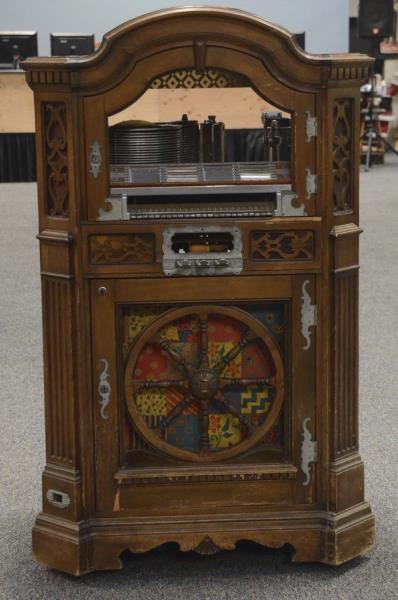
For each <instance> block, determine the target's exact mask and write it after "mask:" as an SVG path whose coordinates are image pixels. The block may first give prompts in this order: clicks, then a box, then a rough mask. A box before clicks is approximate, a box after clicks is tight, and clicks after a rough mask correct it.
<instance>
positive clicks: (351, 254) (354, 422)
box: [330, 223, 364, 511]
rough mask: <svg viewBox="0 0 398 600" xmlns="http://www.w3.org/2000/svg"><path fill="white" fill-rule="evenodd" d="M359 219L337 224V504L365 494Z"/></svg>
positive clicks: (333, 499) (334, 263)
mask: <svg viewBox="0 0 398 600" xmlns="http://www.w3.org/2000/svg"><path fill="white" fill-rule="evenodd" d="M360 233H361V230H360V228H359V227H358V226H357V225H356V224H354V223H349V224H346V225H338V226H336V227H334V228H333V230H332V233H331V235H332V239H333V242H332V290H333V292H332V298H331V302H332V312H331V315H332V338H331V342H332V355H331V359H332V368H333V378H332V406H331V419H332V427H331V435H330V450H331V467H330V470H331V480H330V489H331V494H330V503H331V508H332V510H336V511H340V510H344V509H346V508H348V507H350V506H353V505H355V504H358V503H359V502H362V501H363V499H364V483H363V464H362V461H361V458H360V456H359V454H358V237H359V234H360Z"/></svg>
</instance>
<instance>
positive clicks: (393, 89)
mask: <svg viewBox="0 0 398 600" xmlns="http://www.w3.org/2000/svg"><path fill="white" fill-rule="evenodd" d="M397 94H398V85H396V84H395V83H390V85H389V86H388V95H389V96H396V95H397Z"/></svg>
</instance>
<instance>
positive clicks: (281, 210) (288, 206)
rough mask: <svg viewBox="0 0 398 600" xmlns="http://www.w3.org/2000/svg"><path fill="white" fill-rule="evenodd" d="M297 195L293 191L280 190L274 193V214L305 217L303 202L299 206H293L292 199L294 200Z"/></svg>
mask: <svg viewBox="0 0 398 600" xmlns="http://www.w3.org/2000/svg"><path fill="white" fill-rule="evenodd" d="M296 198H298V195H297V194H296V193H295V192H290V191H280V192H277V194H276V202H277V207H276V212H275V215H277V216H280V217H305V215H306V214H307V213H306V211H305V205H304V203H301V204H300V205H299V206H297V207H296V206H293V200H296Z"/></svg>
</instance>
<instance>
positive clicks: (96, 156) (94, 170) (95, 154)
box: [89, 140, 102, 179]
mask: <svg viewBox="0 0 398 600" xmlns="http://www.w3.org/2000/svg"><path fill="white" fill-rule="evenodd" d="M89 163H90V173H91V175H92V176H93V177H94V179H97V177H98V175H99V174H100V173H101V164H102V153H101V144H100V143H99V142H98V140H94V141H93V143H92V144H91V146H90V156H89Z"/></svg>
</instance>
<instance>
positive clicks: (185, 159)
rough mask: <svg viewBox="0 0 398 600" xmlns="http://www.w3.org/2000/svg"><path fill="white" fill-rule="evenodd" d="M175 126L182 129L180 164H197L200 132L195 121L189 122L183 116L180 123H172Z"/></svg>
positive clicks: (186, 117) (184, 115) (185, 116)
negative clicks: (179, 126)
mask: <svg viewBox="0 0 398 600" xmlns="http://www.w3.org/2000/svg"><path fill="white" fill-rule="evenodd" d="M172 123H173V124H175V125H181V127H182V154H181V162H182V163H197V162H199V152H200V131H199V123H198V122H197V121H190V120H189V119H188V115H186V114H183V115H182V118H181V121H172Z"/></svg>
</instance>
